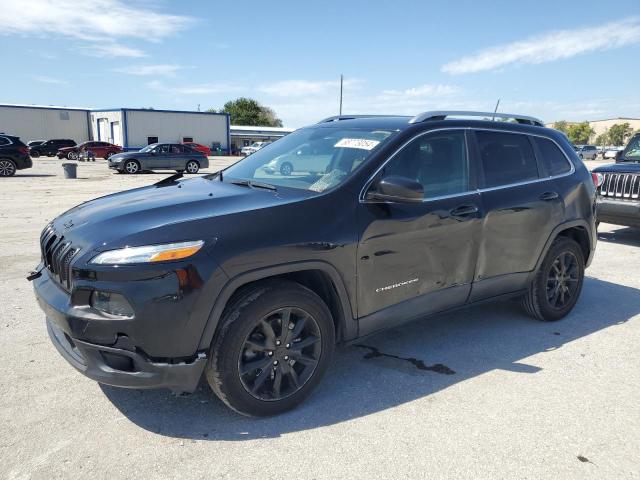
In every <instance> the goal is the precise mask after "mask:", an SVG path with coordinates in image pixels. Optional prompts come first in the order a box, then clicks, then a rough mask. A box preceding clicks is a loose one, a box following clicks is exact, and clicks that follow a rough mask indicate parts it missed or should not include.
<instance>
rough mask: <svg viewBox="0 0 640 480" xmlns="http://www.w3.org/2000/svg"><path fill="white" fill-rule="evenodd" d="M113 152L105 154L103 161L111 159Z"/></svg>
mask: <svg viewBox="0 0 640 480" xmlns="http://www.w3.org/2000/svg"><path fill="white" fill-rule="evenodd" d="M113 155H114V154H113V152H107V153H106V154H105V156H104V158H105V160H109V159H110V158H111V157H113Z"/></svg>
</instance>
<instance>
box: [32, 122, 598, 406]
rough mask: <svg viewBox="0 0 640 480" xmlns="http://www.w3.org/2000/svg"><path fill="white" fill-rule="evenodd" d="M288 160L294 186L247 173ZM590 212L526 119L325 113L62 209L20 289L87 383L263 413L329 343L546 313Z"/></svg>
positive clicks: (583, 241)
mask: <svg viewBox="0 0 640 480" xmlns="http://www.w3.org/2000/svg"><path fill="white" fill-rule="evenodd" d="M460 116H465V118H463V119H455V117H460ZM478 116H479V117H482V118H485V120H477V119H476V118H477V117H478ZM468 117H471V118H472V119H469V118H468ZM492 117H493V118H500V119H502V120H510V121H501V122H497V121H489V120H486V119H487V118H488V119H491V118H492ZM303 146H305V148H308V150H309V151H310V152H315V153H314V155H316V156H317V157H316V162H315V163H316V164H315V165H311V167H309V168H308V171H303V170H302V169H299V171H297V172H295V173H293V172H292V173H291V174H288V175H287V174H283V173H282V172H271V171H269V170H268V169H266V168H265V167H267V166H268V165H269V164H270V162H272V161H273V160H274V159H276V158H278V157H280V156H282V155H291V154H292V152H296V151H298V150H300V149H301V148H302V147H303ZM594 212H595V185H594V181H593V177H592V176H591V174H590V173H589V172H588V171H587V169H586V168H585V166H584V164H583V163H582V161H580V159H579V158H578V156H577V155H576V153H575V152H574V150H573V148H572V147H571V145H570V144H569V142H568V140H567V139H566V137H565V136H564V135H563V134H561V133H560V132H557V131H556V130H553V129H549V128H544V127H543V126H542V122H541V121H540V120H537V119H535V118H531V117H525V116H522V115H508V114H493V113H472V112H426V113H423V114H420V115H418V116H416V117H413V118H410V117H399V116H388V117H381V116H371V117H367V116H361V117H356V116H341V117H332V118H329V119H326V120H324V121H322V122H320V123H318V124H316V125H313V126H310V127H307V128H302V129H300V130H297V131H296V132H293V133H291V134H289V135H287V136H286V137H284V138H282V139H280V140H278V141H277V142H274V143H272V144H270V145H267V146H266V147H264V148H262V149H260V150H259V151H257V152H255V153H253V154H252V155H251V156H249V157H247V158H245V159H244V160H241V161H239V162H237V163H236V164H234V165H232V166H230V167H229V168H227V169H225V170H223V171H222V172H219V173H218V174H215V175H208V176H203V177H198V178H194V179H190V180H184V179H179V178H177V177H176V176H173V177H169V178H167V179H165V180H163V181H161V182H159V183H157V184H156V185H151V186H148V187H143V188H137V189H135V190H130V191H125V192H121V193H116V194H112V195H109V196H106V197H102V198H98V199H95V200H92V201H89V202H86V203H83V204H82V205H80V206H78V207H76V208H73V209H71V210H69V211H68V212H66V213H64V214H62V215H61V216H59V217H58V218H56V219H54V220H53V221H52V222H51V223H50V224H48V225H47V226H46V227H45V229H44V230H43V232H42V235H41V237H40V244H41V248H42V262H41V263H40V264H39V265H38V267H37V269H36V270H35V271H34V272H33V273H32V274H31V275H30V277H29V279H31V280H33V281H34V287H35V293H36V297H37V299H38V302H39V304H40V306H41V308H42V309H43V310H44V312H45V315H46V318H47V321H46V325H47V329H48V331H49V335H50V337H51V340H52V342H53V343H54V345H55V346H56V348H57V349H58V350H59V352H60V353H61V355H62V356H64V357H65V358H66V359H67V360H68V361H69V363H71V365H73V366H74V367H75V368H76V369H78V370H79V371H81V372H82V373H84V374H85V375H87V376H89V377H90V378H93V379H95V380H97V381H99V382H103V383H106V384H110V385H116V386H123V387H137V388H153V387H167V388H170V389H173V390H176V391H193V390H194V389H195V388H196V386H197V385H198V382H199V380H200V378H201V377H202V375H203V374H204V375H205V376H206V378H207V380H208V382H209V385H210V386H211V388H212V389H213V391H214V392H215V393H216V394H217V395H218V396H219V397H220V398H221V399H222V400H223V401H224V402H225V403H226V404H227V405H228V406H230V407H231V408H233V409H234V410H236V411H238V412H241V413H243V414H248V415H271V414H277V413H280V412H283V411H285V410H288V409H290V408H292V407H294V406H295V405H297V404H298V403H299V402H301V401H302V400H303V399H304V398H305V397H307V395H309V394H310V393H311V391H312V390H313V388H314V387H315V386H316V385H317V384H318V383H319V381H320V379H321V377H322V375H323V374H324V372H325V370H326V369H327V367H328V365H329V363H330V361H331V358H332V356H333V352H334V348H335V345H336V344H341V343H345V342H351V341H354V340H355V339H357V338H359V337H361V336H363V335H368V334H371V333H374V332H377V331H380V330H383V329H387V328H391V327H396V326H398V325H400V324H402V323H404V322H407V321H409V320H414V319H418V318H421V317H424V316H426V315H430V314H435V313H439V312H443V311H446V310H449V309H453V308H458V307H461V306H464V305H471V304H474V303H477V302H481V301H485V300H487V299H504V298H513V297H519V298H521V299H522V302H523V304H524V307H525V309H526V311H527V312H528V313H529V314H530V315H531V316H532V317H534V318H536V319H539V320H543V321H553V320H559V319H560V318H562V317H564V316H565V315H567V314H568V313H569V312H570V311H571V310H572V309H573V307H574V305H575V304H576V302H577V301H578V298H579V295H580V292H581V289H582V283H583V278H584V271H585V268H586V267H587V266H588V265H589V263H590V262H591V260H592V258H593V255H594V249H595V246H596V228H595V216H594ZM354 381H357V379H355V378H354Z"/></svg>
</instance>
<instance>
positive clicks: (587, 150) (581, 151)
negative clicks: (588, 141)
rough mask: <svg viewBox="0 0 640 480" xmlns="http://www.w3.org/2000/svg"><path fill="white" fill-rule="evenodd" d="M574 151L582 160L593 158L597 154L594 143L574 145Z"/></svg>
mask: <svg viewBox="0 0 640 480" xmlns="http://www.w3.org/2000/svg"><path fill="white" fill-rule="evenodd" d="M576 146H577V147H578V148H577V150H576V153H577V154H578V156H579V157H580V158H581V159H582V160H595V159H596V157H597V156H598V149H597V148H596V146H595V145H576Z"/></svg>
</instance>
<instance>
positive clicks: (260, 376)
mask: <svg viewBox="0 0 640 480" xmlns="http://www.w3.org/2000/svg"><path fill="white" fill-rule="evenodd" d="M287 311H288V312H289V316H287V315H286V312H287ZM304 315H306V320H305V321H303V322H302V323H300V322H301V319H302V318H303V316H304ZM265 325H267V328H265ZM285 325H291V326H289V327H285ZM269 327H270V328H269ZM298 329H301V330H300V331H298ZM269 332H270V334H269ZM287 335H297V336H296V337H290V338H287ZM285 342H287V343H285ZM310 342H312V343H310ZM302 343H305V346H304V347H301V348H299V349H296V344H298V345H301V344H302ZM278 345H279V346H278ZM334 348H335V332H334V325H333V321H332V318H331V313H330V312H329V309H328V308H327V306H326V304H325V303H324V302H323V301H322V300H321V299H320V297H318V295H316V294H315V293H314V292H312V291H311V290H309V289H307V288H305V287H303V286H301V285H299V284H297V283H294V282H289V281H278V282H275V281H267V282H262V283H259V284H256V285H253V286H251V287H248V288H245V289H243V290H242V291H241V292H240V293H239V294H236V295H234V297H233V298H232V300H231V301H230V303H229V305H228V306H227V308H226V309H225V311H224V313H223V315H222V318H221V319H220V325H219V328H218V332H217V334H216V336H215V338H214V339H213V342H212V345H211V350H210V352H209V360H208V361H207V365H206V367H205V375H206V378H207V381H208V382H209V385H210V386H211V389H212V390H213V391H214V393H215V394H216V395H217V396H218V397H219V398H220V399H221V400H222V401H223V402H224V403H225V404H227V405H228V406H229V407H230V408H232V409H233V410H235V411H236V412H238V413H241V414H243V415H247V416H268V415H277V414H280V413H283V412H286V411H287V410H291V409H292V408H294V407H295V406H297V405H298V404H300V403H301V402H302V401H303V400H304V399H305V398H307V397H308V396H309V395H310V394H311V392H312V391H313V389H314V388H315V387H316V386H317V385H318V383H320V380H321V379H322V376H323V375H324V373H325V371H326V369H327V367H328V366H329V364H330V362H331V359H332V357H333V351H334ZM303 351H304V352H303ZM269 352H271V353H269ZM287 354H288V355H290V357H289V356H288V355H287ZM303 358H304V361H302V359H303ZM296 359H299V360H296ZM252 362H254V363H252ZM256 364H260V366H262V368H260V367H258V366H256ZM276 365H277V366H276ZM242 370H244V373H241V372H242ZM292 371H293V373H291V372H292ZM278 378H279V380H277V379H278ZM296 382H297V383H296ZM276 384H277V386H276Z"/></svg>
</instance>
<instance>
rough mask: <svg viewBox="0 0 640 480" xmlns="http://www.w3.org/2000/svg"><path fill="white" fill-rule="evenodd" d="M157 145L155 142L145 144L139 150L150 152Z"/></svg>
mask: <svg viewBox="0 0 640 480" xmlns="http://www.w3.org/2000/svg"><path fill="white" fill-rule="evenodd" d="M157 146H158V144H157V143H152V144H151V145H147V146H146V147H144V148H143V149H141V150H140V151H141V152H143V153H146V152H150V151H151V150H154V149H155V148H156V147H157Z"/></svg>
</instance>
